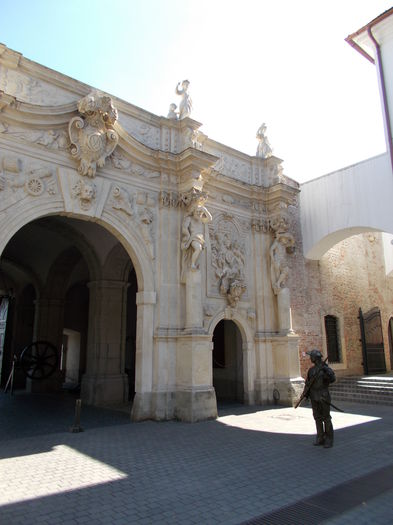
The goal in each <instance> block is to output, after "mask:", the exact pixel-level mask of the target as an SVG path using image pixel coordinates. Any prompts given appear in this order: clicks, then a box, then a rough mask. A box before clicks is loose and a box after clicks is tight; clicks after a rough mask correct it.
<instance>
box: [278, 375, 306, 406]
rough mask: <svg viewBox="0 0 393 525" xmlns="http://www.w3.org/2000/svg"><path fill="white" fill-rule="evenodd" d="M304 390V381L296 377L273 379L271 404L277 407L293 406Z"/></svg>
mask: <svg viewBox="0 0 393 525" xmlns="http://www.w3.org/2000/svg"><path fill="white" fill-rule="evenodd" d="M303 389H304V379H303V378H302V377H296V378H292V379H274V383H273V392H272V397H273V402H274V404H277V405H283V406H294V405H295V404H296V402H297V400H298V399H299V397H300V396H301V394H302V392H303Z"/></svg>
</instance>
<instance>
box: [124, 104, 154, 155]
mask: <svg viewBox="0 0 393 525" xmlns="http://www.w3.org/2000/svg"><path fill="white" fill-rule="evenodd" d="M119 122H120V124H121V126H122V127H123V128H124V129H125V130H126V131H127V132H128V133H129V134H130V135H131V136H133V137H134V138H135V139H136V140H138V141H139V142H141V143H142V144H145V146H149V148H153V149H159V148H160V129H159V128H157V127H155V126H152V125H149V124H146V123H145V122H141V121H140V120H137V119H136V118H134V117H131V116H130V115H124V114H123V113H121V114H120V117H119Z"/></svg>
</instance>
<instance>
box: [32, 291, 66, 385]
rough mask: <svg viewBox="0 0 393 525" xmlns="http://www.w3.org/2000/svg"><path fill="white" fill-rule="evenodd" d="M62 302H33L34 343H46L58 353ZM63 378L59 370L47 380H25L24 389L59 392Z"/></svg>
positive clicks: (59, 348) (59, 349) (60, 300)
mask: <svg viewBox="0 0 393 525" xmlns="http://www.w3.org/2000/svg"><path fill="white" fill-rule="evenodd" d="M63 325H64V300H63V299H50V298H42V299H40V300H37V301H36V302H35V319H34V336H33V342H34V341H48V342H49V343H52V344H53V345H54V346H55V347H56V349H57V352H58V358H59V363H60V352H61V345H62V338H63ZM62 382H63V377H62V374H61V371H60V368H58V369H57V370H56V372H54V373H53V374H52V375H51V376H50V377H48V378H47V379H43V380H39V381H35V380H31V379H29V378H28V379H27V381H26V389H27V390H28V391H29V392H48V391H57V390H61V387H62Z"/></svg>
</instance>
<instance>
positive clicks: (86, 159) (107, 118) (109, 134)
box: [68, 93, 119, 177]
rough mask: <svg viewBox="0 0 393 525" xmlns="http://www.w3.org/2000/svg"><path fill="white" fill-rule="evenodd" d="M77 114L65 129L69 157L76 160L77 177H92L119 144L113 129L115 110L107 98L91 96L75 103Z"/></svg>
mask: <svg viewBox="0 0 393 525" xmlns="http://www.w3.org/2000/svg"><path fill="white" fill-rule="evenodd" d="M78 111H79V113H80V114H81V115H82V116H81V117H74V118H72V119H71V121H70V123H69V126H68V132H69V135H70V140H71V148H70V150H71V155H72V156H73V157H75V158H76V159H77V160H79V167H78V171H79V173H80V174H81V175H87V176H88V177H95V174H96V170H97V167H100V168H102V167H103V166H104V165H105V160H106V158H107V157H108V156H109V155H111V153H112V152H113V150H114V149H115V147H116V146H117V143H118V141H119V136H118V134H117V133H116V131H115V130H114V129H113V126H114V124H115V122H116V121H117V118H118V115H117V110H116V108H115V107H114V106H113V103H112V100H111V98H110V97H108V96H106V95H99V94H98V93H91V94H90V95H87V96H86V97H84V98H82V99H81V100H80V101H79V103H78Z"/></svg>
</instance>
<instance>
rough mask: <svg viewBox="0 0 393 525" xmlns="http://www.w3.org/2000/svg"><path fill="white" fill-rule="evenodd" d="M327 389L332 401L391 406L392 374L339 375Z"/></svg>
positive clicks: (392, 393)
mask: <svg viewBox="0 0 393 525" xmlns="http://www.w3.org/2000/svg"><path fill="white" fill-rule="evenodd" d="M329 390H330V394H331V397H332V402H333V403H335V401H347V402H349V403H367V404H370V405H392V406H393V375H379V376H356V377H355V376H351V377H340V378H338V379H337V381H336V382H335V383H333V384H332V385H331V386H330V388H329Z"/></svg>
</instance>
